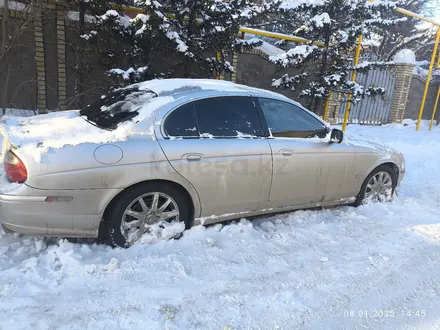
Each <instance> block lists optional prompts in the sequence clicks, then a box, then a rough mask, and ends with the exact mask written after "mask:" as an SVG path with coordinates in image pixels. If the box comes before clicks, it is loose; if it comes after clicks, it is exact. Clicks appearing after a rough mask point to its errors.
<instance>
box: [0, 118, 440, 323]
mask: <svg viewBox="0 0 440 330" xmlns="http://www.w3.org/2000/svg"><path fill="white" fill-rule="evenodd" d="M348 134H349V135H350V136H354V137H359V136H362V137H363V138H368V139H371V140H373V141H380V142H382V143H385V144H388V145H389V146H391V147H394V148H396V149H398V150H400V151H402V152H403V153H404V154H405V156H406V160H407V175H406V177H405V180H404V182H403V185H402V186H401V189H400V191H399V195H398V197H397V198H396V199H395V200H394V201H393V202H392V203H388V204H374V205H366V206H362V207H359V208H352V207H340V208H337V209H331V210H323V211H299V212H295V213H291V214H284V215H277V216H272V217H265V218H263V219H258V220H254V221H252V222H250V221H247V220H241V221H240V222H236V223H233V224H228V225H216V226H212V227H209V228H204V227H197V228H193V229H192V230H190V231H188V232H186V233H185V235H184V237H182V238H181V239H180V240H172V241H166V242H160V243H157V244H153V245H147V244H138V245H135V246H134V247H132V248H130V249H128V250H123V249H114V250H112V249H110V248H108V247H105V246H97V245H87V244H73V243H69V242H67V241H65V240H61V241H58V240H47V239H42V238H30V237H17V236H14V235H10V234H5V233H3V232H1V233H0V315H1V316H0V329H14V330H15V329H398V328H408V329H433V328H440V244H439V243H440V142H439V141H440V128H435V129H434V130H433V131H431V132H428V131H427V127H426V124H425V123H424V125H423V126H422V129H421V131H419V132H416V131H415V129H414V123H412V122H411V123H410V126H407V127H404V126H402V125H396V124H393V125H388V126H383V127H367V126H356V125H351V126H349V127H348Z"/></svg>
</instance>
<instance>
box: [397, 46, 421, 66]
mask: <svg viewBox="0 0 440 330" xmlns="http://www.w3.org/2000/svg"><path fill="white" fill-rule="evenodd" d="M393 62H394V63H404V64H415V63H416V54H415V53H414V52H413V51H412V50H411V49H401V50H399V51H398V52H397V54H396V55H394V59H393Z"/></svg>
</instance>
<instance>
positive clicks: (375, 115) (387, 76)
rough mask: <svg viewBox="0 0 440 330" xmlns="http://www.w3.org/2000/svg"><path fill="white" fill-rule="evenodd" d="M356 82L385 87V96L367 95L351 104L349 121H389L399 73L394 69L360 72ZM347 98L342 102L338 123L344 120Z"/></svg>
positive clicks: (374, 123) (371, 122)
mask: <svg viewBox="0 0 440 330" xmlns="http://www.w3.org/2000/svg"><path fill="white" fill-rule="evenodd" d="M356 82H357V83H359V84H360V85H362V86H364V87H365V88H367V87H369V86H371V85H375V86H376V87H383V88H385V95H384V96H383V97H380V96H377V97H374V98H373V97H365V99H363V100H361V101H360V102H358V103H357V104H353V105H352V106H351V110H350V113H349V117H348V122H349V123H353V124H368V125H380V124H384V123H388V122H389V121H390V115H391V105H392V101H393V95H394V91H395V89H396V83H397V75H396V73H395V71H394V70H393V69H387V70H379V69H374V70H370V71H368V72H367V73H359V74H358V75H357V77H356ZM346 104H347V98H345V100H344V101H343V102H342V103H341V105H340V108H339V117H338V123H342V122H343V120H344V113H345V107H346Z"/></svg>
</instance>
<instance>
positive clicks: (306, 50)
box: [269, 45, 317, 67]
mask: <svg viewBox="0 0 440 330" xmlns="http://www.w3.org/2000/svg"><path fill="white" fill-rule="evenodd" d="M316 48H317V46H313V45H299V46H296V47H294V48H291V49H289V50H288V51H287V52H285V53H283V54H278V55H275V56H270V57H269V60H270V61H271V62H273V63H277V64H280V65H282V66H283V67H287V66H288V65H289V64H290V65H297V64H300V63H302V62H303V61H304V59H305V58H307V56H309V55H310V54H311V53H312V52H313V50H315V49H316Z"/></svg>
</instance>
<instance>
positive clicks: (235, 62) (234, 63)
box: [231, 52, 238, 83]
mask: <svg viewBox="0 0 440 330" xmlns="http://www.w3.org/2000/svg"><path fill="white" fill-rule="evenodd" d="M232 66H233V67H234V72H232V75H231V81H232V82H233V83H235V82H237V68H238V53H237V52H234V55H232Z"/></svg>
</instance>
